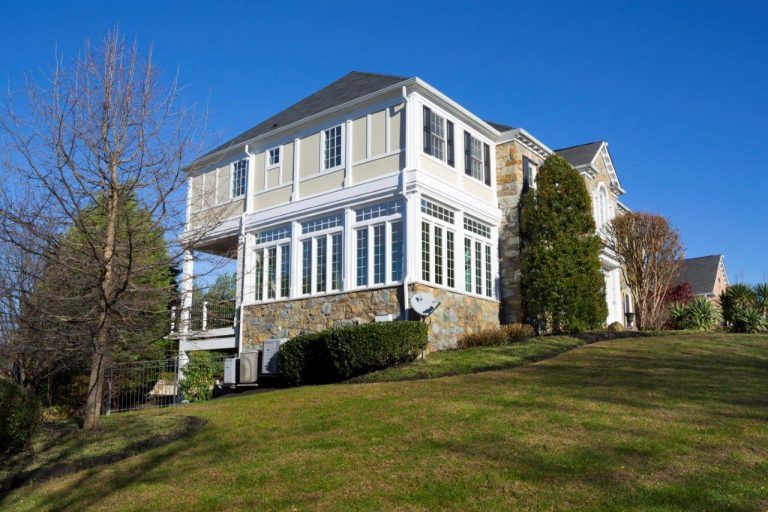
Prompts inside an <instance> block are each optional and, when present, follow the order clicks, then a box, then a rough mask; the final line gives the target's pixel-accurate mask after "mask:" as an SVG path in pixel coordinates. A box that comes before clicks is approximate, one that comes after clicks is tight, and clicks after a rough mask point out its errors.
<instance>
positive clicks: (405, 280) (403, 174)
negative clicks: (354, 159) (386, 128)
mask: <svg viewBox="0 0 768 512" xmlns="http://www.w3.org/2000/svg"><path fill="white" fill-rule="evenodd" d="M402 94H403V101H404V102H405V116H406V117H405V119H406V122H405V136H404V137H403V140H405V148H404V150H405V152H406V158H405V165H404V166H403V169H402V172H401V179H400V183H401V188H400V194H402V196H403V201H404V202H405V207H404V210H405V222H403V235H404V237H405V240H404V243H403V245H404V249H405V250H404V254H405V258H403V261H405V276H404V277H403V319H405V320H408V316H409V315H408V310H409V309H410V308H409V307H408V305H409V304H410V302H409V300H408V299H409V297H408V281H410V279H411V265H410V263H409V261H408V251H410V247H409V245H408V236H409V229H408V224H409V223H410V222H411V219H410V218H409V217H408V216H409V214H410V211H411V210H410V208H409V207H408V195H407V194H406V190H405V189H406V187H405V178H406V174H407V171H408V164H409V163H410V162H409V160H408V157H407V155H408V144H409V141H408V135H409V134H408V108H409V107H408V95H407V92H406V87H405V86H403V89H402Z"/></svg>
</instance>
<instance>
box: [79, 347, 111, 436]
mask: <svg viewBox="0 0 768 512" xmlns="http://www.w3.org/2000/svg"><path fill="white" fill-rule="evenodd" d="M106 366H107V358H106V356H105V355H104V354H101V353H99V352H98V351H97V352H96V353H94V354H93V358H92V359H91V377H90V380H89V383H88V399H87V401H86V403H85V422H84V423H83V429H85V430H96V429H97V428H98V426H99V418H100V417H101V400H102V396H103V391H104V373H105V370H106Z"/></svg>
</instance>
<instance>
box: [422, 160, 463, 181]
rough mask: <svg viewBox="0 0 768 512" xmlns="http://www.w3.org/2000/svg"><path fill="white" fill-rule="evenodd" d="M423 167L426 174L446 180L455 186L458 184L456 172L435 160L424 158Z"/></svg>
mask: <svg viewBox="0 0 768 512" xmlns="http://www.w3.org/2000/svg"><path fill="white" fill-rule="evenodd" d="M421 166H422V168H423V169H424V171H425V172H427V173H428V174H431V175H432V176H435V177H436V178H440V179H441V180H445V181H447V182H448V183H453V184H456V183H457V180H456V171H455V170H454V169H452V168H449V167H445V166H443V165H440V164H439V163H437V162H435V161H433V160H430V159H429V158H426V157H422V159H421Z"/></svg>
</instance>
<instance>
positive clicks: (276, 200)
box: [256, 186, 291, 210]
mask: <svg viewBox="0 0 768 512" xmlns="http://www.w3.org/2000/svg"><path fill="white" fill-rule="evenodd" d="M290 199H291V187H290V186H287V187H280V188H278V189H275V190H270V191H269V192H262V193H261V194H259V196H258V197H257V198H256V209H257V210H263V209H265V208H271V207H273V206H278V205H281V204H285V203H287V202H288V201H290Z"/></svg>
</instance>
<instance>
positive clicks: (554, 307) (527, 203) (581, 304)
mask: <svg viewBox="0 0 768 512" xmlns="http://www.w3.org/2000/svg"><path fill="white" fill-rule="evenodd" d="M520 222H521V226H520V227H521V235H522V258H521V260H522V261H521V271H522V292H523V305H524V308H525V314H526V316H527V317H528V319H529V320H530V321H532V322H535V323H536V324H537V325H539V327H540V328H541V329H543V330H548V331H551V332H575V331H581V330H584V329H593V328H596V327H600V326H601V325H603V324H604V322H605V319H606V317H607V316H608V306H607V304H606V302H605V281H604V278H603V275H602V272H601V271H600V259H599V257H600V247H601V241H600V238H599V237H598V236H597V234H596V232H595V221H594V218H593V217H592V201H591V199H590V197H589V192H588V191H587V187H586V185H585V184H584V179H583V178H582V177H581V176H580V175H579V173H578V171H576V170H575V169H574V168H573V167H571V165H570V164H569V163H568V162H566V161H565V160H564V159H563V158H561V157H559V156H557V155H552V156H550V157H549V158H547V160H546V161H545V162H544V164H543V165H542V166H541V168H540V169H539V172H538V175H537V177H536V187H535V188H532V189H530V190H529V191H528V192H526V193H525V195H524V196H523V200H522V210H521V220H520Z"/></svg>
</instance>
